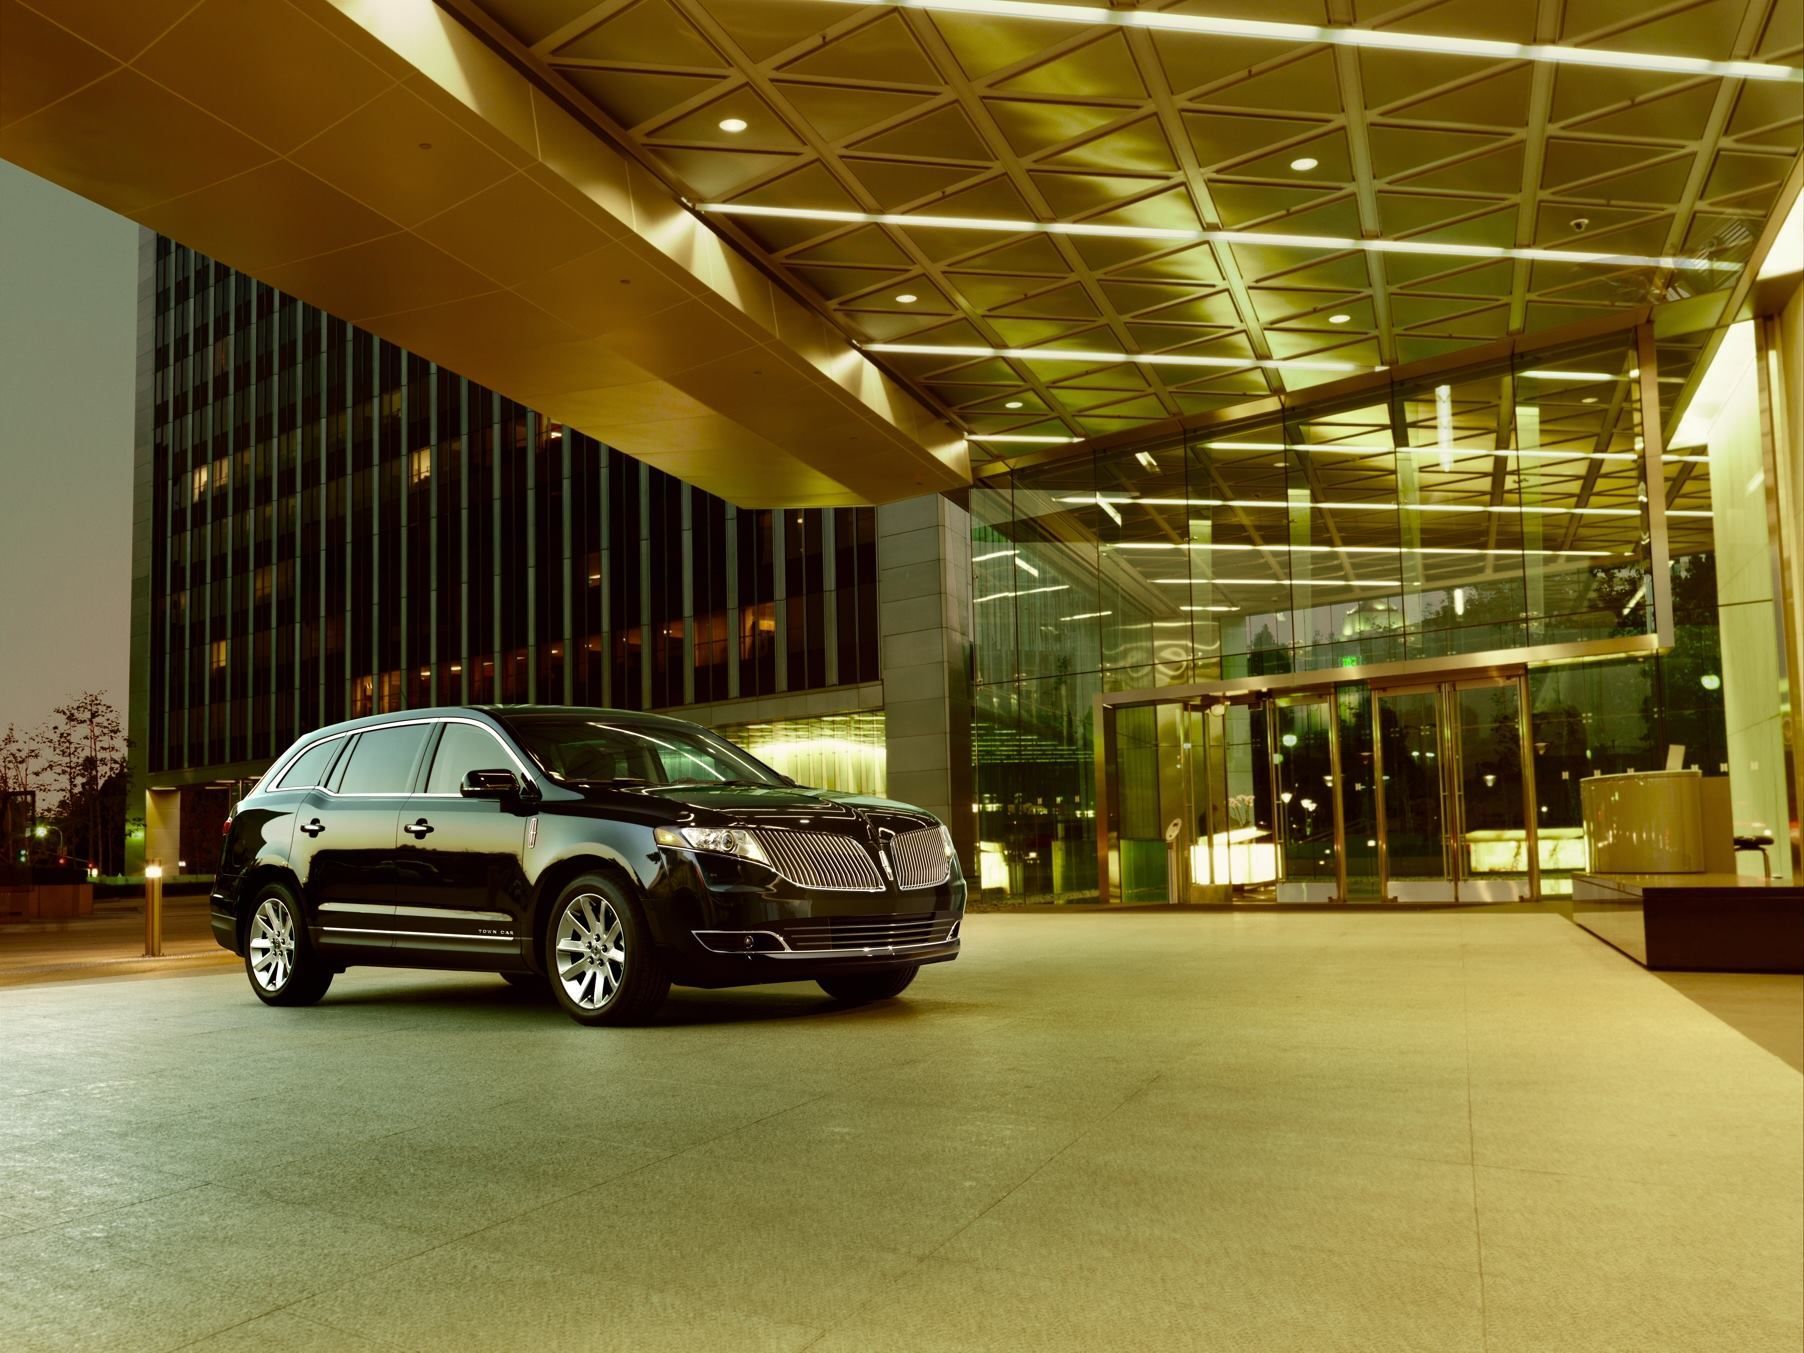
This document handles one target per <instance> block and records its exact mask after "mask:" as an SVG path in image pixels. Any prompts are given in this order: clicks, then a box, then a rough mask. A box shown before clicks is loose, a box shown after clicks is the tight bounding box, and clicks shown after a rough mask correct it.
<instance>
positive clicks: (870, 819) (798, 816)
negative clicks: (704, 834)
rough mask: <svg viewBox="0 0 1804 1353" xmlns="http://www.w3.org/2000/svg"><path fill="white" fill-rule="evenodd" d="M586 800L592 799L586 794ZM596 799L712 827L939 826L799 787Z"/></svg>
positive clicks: (850, 797) (912, 814) (606, 793)
mask: <svg viewBox="0 0 1804 1353" xmlns="http://www.w3.org/2000/svg"><path fill="white" fill-rule="evenodd" d="M585 797H591V795H588V794H585ZM592 797H594V798H597V799H600V798H603V797H606V798H609V799H614V800H615V801H616V802H618V801H619V799H623V798H628V797H630V798H633V799H636V800H638V801H639V802H641V803H647V802H648V801H649V802H652V803H658V804H660V805H666V806H667V807H668V808H669V809H672V810H674V812H673V813H672V816H673V817H675V818H678V819H691V820H693V821H696V822H699V823H702V824H704V825H707V826H735V827H776V828H782V829H787V830H792V831H827V832H851V833H854V834H859V835H862V834H864V833H866V832H867V831H869V830H872V829H877V830H888V831H892V832H904V831H913V830H915V829H916V828H920V827H932V826H937V825H938V822H939V819H937V818H935V817H934V816H933V814H931V813H929V812H926V811H924V810H923V809H920V808H916V807H914V806H912V805H910V804H906V803H898V802H897V801H896V800H894V799H883V798H877V797H875V796H874V795H869V794H849V793H844V792H842V791H839V790H833V789H807V788H804V787H802V786H799V785H712V786H710V785H646V786H635V787H633V788H631V789H613V788H599V787H598V791H597V792H596V793H595V794H593V796H592Z"/></svg>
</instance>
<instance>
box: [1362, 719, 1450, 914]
mask: <svg viewBox="0 0 1804 1353" xmlns="http://www.w3.org/2000/svg"><path fill="white" fill-rule="evenodd" d="M1442 705H1443V702H1442V698H1441V689H1440V687H1439V686H1423V687H1416V688H1411V689H1407V690H1391V691H1384V690H1381V691H1374V692H1373V693H1372V718H1373V722H1374V724H1375V736H1376V741H1377V744H1378V754H1379V756H1380V758H1381V760H1380V762H1379V765H1380V770H1379V788H1380V789H1381V791H1382V792H1381V793H1380V795H1379V800H1380V803H1381V804H1382V807H1383V818H1382V825H1381V827H1380V829H1379V832H1378V859H1379V866H1380V868H1381V870H1382V871H1383V874H1382V877H1383V882H1384V887H1383V892H1382V896H1383V898H1384V900H1385V901H1387V902H1441V901H1451V900H1453V897H1454V893H1453V879H1454V872H1455V871H1454V863H1453V854H1452V843H1453V842H1452V838H1453V832H1452V827H1451V823H1450V821H1449V814H1448V812H1447V796H1446V787H1445V782H1444V778H1443V774H1442V772H1443V766H1442V751H1443V749H1444V748H1445V746H1446V736H1445V734H1446V728H1445V725H1444V723H1443V722H1442V713H1443V709H1442Z"/></svg>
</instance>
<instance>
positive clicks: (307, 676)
mask: <svg viewBox="0 0 1804 1353" xmlns="http://www.w3.org/2000/svg"><path fill="white" fill-rule="evenodd" d="M141 251H142V264H143V268H142V278H141V297H140V312H141V313H140V328H141V358H142V360H141V367H140V371H141V379H140V400H139V404H140V407H139V430H140V437H139V441H140V446H139V450H138V477H137V493H138V496H137V504H136V507H137V511H136V517H137V526H138V540H137V555H136V561H135V569H134V572H135V583H136V586H137V598H136V600H137V603H138V605H137V611H136V623H135V625H134V632H133V651H132V690H131V699H130V714H131V720H132V735H133V757H134V762H135V765H134V780H135V785H134V788H135V791H136V794H137V795H139V796H142V798H141V802H142V803H143V805H144V810H143V811H144V815H145V817H146V819H147V821H146V826H147V829H148V831H149V832H150V833H151V835H152V836H153V837H155V838H156V840H155V841H154V842H153V844H152V845H151V846H149V847H148V849H149V851H150V853H151V854H152V855H155V856H158V857H167V856H172V855H173V856H174V857H175V858H177V859H179V860H183V861H187V862H188V867H189V868H191V869H195V870H202V869H204V868H205V867H207V865H208V864H210V862H211V850H212V840H213V837H214V836H216V835H217V829H218V824H219V822H220V821H221V819H222V817H223V815H224V813H225V811H226V809H227V807H228V806H229V804H230V803H231V801H232V800H233V798H234V796H235V795H236V794H237V793H238V792H240V791H241V788H242V786H243V785H244V783H245V782H246V781H247V780H249V779H251V778H253V777H255V776H257V775H258V774H260V773H261V771H262V770H263V768H264V767H266V766H267V765H268V763H269V762H270V761H271V759H273V758H274V757H275V755H276V754H278V753H279V752H280V751H281V750H282V749H283V748H285V747H286V746H287V745H288V744H289V743H290V742H291V741H292V740H293V739H294V737H295V736H296V735H297V734H298V733H301V732H304V731H307V730H309V729H312V728H316V727H319V726H320V725H322V724H326V723H332V722H335V721H338V720H341V719H346V718H354V717H356V716H358V715H363V714H369V713H374V712H378V711H384V710H392V709H404V708H418V707H423V706H428V705H435V704H439V705H443V704H460V703H472V704H482V703H505V704H516V703H522V702H535V703H542V704H581V705H600V706H608V707H613V708H624V709H664V710H682V709H688V710H690V711H691V712H692V713H694V714H695V715H696V716H697V717H701V718H704V719H707V720H708V721H710V722H712V723H714V724H716V725H718V726H721V727H723V728H724V729H725V730H726V731H727V732H728V733H729V734H730V735H731V736H733V737H735V738H736V739H737V740H739V741H740V742H742V743H744V744H745V745H747V746H749V747H752V748H755V749H757V750H758V751H760V752H761V753H762V754H763V755H764V756H765V757H766V758H768V759H769V760H771V761H772V762H773V764H776V765H778V766H779V767H780V768H783V769H790V768H794V769H795V770H797V771H798V772H801V773H804V774H806V775H807V777H808V778H809V779H811V780H812V781H814V782H817V783H827V784H831V785H834V786H844V787H846V788H856V789H860V790H868V791H880V790H882V789H883V788H884V787H885V783H886V775H885V769H886V760H887V758H886V756H885V748H884V731H885V729H884V724H885V720H884V713H883V705H882V696H881V690H882V688H881V684H880V683H881V679H882V676H883V672H882V666H881V645H880V636H879V612H878V531H879V524H878V515H879V513H878V509H875V508H870V507H846V508H800V509H794V510H777V509H768V508H765V509H755V510H753V509H740V508H736V507H735V506H733V505H732V504H730V503H727V502H724V501H722V500H721V499H720V498H718V497H715V496H713V495H711V494H708V493H704V492H702V491H701V490H699V489H695V488H692V487H691V486H689V485H687V484H684V483H682V482H681V481H679V480H677V479H674V478H672V477H671V476H670V475H668V474H665V473H663V472H662V471H660V470H657V469H654V468H652V467H651V466H649V465H647V464H645V463H644V462H642V461H639V460H635V459H633V458H631V457H629V456H625V455H622V454H620V453H618V452H616V451H613V450H610V449H609V448H608V447H606V446H603V445H601V444H600V443H599V442H597V441H596V440H595V439H594V438H592V437H588V436H585V435H583V434H582V433H580V432H578V431H576V430H575V429H572V428H567V427H565V426H563V425H561V424H558V423H556V422H553V421H551V420H549V419H547V418H545V417H543V416H542V415H540V414H538V413H536V412H534V411H533V410H531V409H528V408H524V407H522V406H521V405H519V404H517V403H515V402H514V401H512V400H509V399H506V398H503V397H501V396H499V395H497V394H495V393H494V392H493V391H491V390H488V389H485V388H484V387H483V386H481V385H479V384H477V383H475V382H473V381H469V380H466V379H464V378H462V377H461V376H458V375H456V374H454V373H452V372H449V371H445V370H443V369H441V368H439V367H437V366H435V365H434V364H432V363H430V362H427V361H425V360H423V359H421V358H420V357H418V356H416V355H414V354H412V353H409V352H406V351H404V350H403V349H401V348H399V347H396V346H395V345H394V344H392V343H387V342H384V341H382V340H381V339H378V338H375V337H373V336H372V335H371V334H369V333H368V332H365V331H364V330H362V329H359V328H357V327H355V326H353V325H350V324H347V323H345V322H344V321H342V320H339V319H336V318H333V317H332V316H329V315H326V314H324V313H322V312H321V311H320V310H318V309H316V308H314V307H312V306H309V305H306V304H303V303H301V302H299V301H297V300H296V299H295V298H293V297H292V296H287V295H284V294H282V293H281V292H278V291H276V290H275V289H274V288H272V287H270V286H268V285H266V284H264V283H262V282H259V281H257V280H255V279H254V278H251V277H249V276H246V275H244V274H242V273H238V272H234V271H233V270H231V269H230V268H227V267H225V266H224V265H222V264H220V263H217V262H215V261H214V260H212V259H209V258H207V257H206V256H204V255H202V254H199V253H197V252H195V251H193V250H191V249H187V248H184V247H182V246H181V245H178V244H176V243H174V242H172V241H171V240H169V239H167V238H165V237H162V236H157V235H154V234H152V233H150V232H145V234H144V237H143V241H142V245H141ZM885 511H886V512H888V511H889V510H887V509H886V510H885Z"/></svg>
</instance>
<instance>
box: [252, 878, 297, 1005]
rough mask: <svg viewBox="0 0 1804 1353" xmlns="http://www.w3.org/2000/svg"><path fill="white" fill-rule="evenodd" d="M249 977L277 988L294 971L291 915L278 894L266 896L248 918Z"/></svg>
mask: <svg viewBox="0 0 1804 1353" xmlns="http://www.w3.org/2000/svg"><path fill="white" fill-rule="evenodd" d="M250 947H251V980H252V981H254V982H255V983H256V984H257V985H258V986H260V987H262V988H263V990H265V991H280V990H281V989H282V987H283V985H284V984H285V983H286V982H287V981H288V978H289V976H290V975H291V974H292V973H293V972H294V917H293V915H292V914H291V913H290V912H289V910H288V907H287V904H286V903H284V902H283V901H282V899H281V898H279V897H266V898H264V899H263V901H262V903H261V904H260V905H259V906H258V908H257V913H256V915H255V916H253V917H252V918H251V944H250Z"/></svg>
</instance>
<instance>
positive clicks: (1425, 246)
mask: <svg viewBox="0 0 1804 1353" xmlns="http://www.w3.org/2000/svg"><path fill="white" fill-rule="evenodd" d="M695 210H697V211H700V212H709V213H712V214H714V215H717V216H773V217H776V218H778V219H779V220H785V221H823V222H827V223H829V224H834V225H888V226H908V227H913V228H915V229H920V230H987V231H990V232H992V233H996V234H1003V235H1034V234H1038V235H1097V236H1104V237H1113V238H1117V239H1133V240H1170V241H1171V242H1172V243H1174V244H1194V243H1197V242H1198V241H1201V240H1207V241H1210V242H1211V243H1215V244H1264V245H1274V246H1277V247H1279V248H1284V249H1311V250H1325V251H1327V252H1331V253H1341V252H1344V251H1345V250H1348V249H1364V250H1367V251H1368V252H1370V253H1375V254H1425V255H1429V256H1431V257H1438V258H1489V259H1496V258H1521V259H1528V260H1530V261H1531V262H1543V263H1576V264H1595V265H1602V266H1606V267H1615V268H1674V269H1678V270H1681V271H1690V272H1712V271H1714V272H1739V271H1740V270H1741V264H1739V263H1732V262H1729V261H1728V260H1726V259H1714V258H1686V257H1681V256H1676V255H1674V256H1667V255H1652V254H1613V253H1603V252H1598V251H1595V250H1588V249H1526V248H1525V249H1506V248H1504V247H1503V246H1502V245H1495V244H1454V243H1443V242H1440V241H1436V240H1363V239H1354V238H1353V237H1352V236H1347V235H1290V234H1285V233H1282V232H1277V231H1270V230H1197V229H1188V228H1184V227H1177V226H1136V225H1098V224H1094V223H1089V222H1084V221H1024V220H1015V219H1012V218H1007V217H996V216H925V215H917V214H915V213H913V212H893V211H839V210H836V209H833V208H828V207H770V206H764V205H762V204H759V203H754V202H702V203H698V204H697V205H696V207H695Z"/></svg>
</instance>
